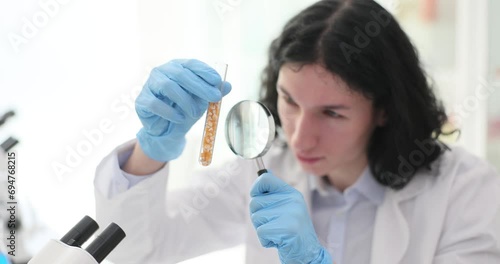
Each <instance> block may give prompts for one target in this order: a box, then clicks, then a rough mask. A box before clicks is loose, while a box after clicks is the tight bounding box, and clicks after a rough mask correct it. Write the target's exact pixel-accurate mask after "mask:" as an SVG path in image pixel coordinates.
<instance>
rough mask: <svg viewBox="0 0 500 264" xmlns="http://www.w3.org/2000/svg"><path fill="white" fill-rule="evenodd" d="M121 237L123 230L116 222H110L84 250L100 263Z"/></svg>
mask: <svg viewBox="0 0 500 264" xmlns="http://www.w3.org/2000/svg"><path fill="white" fill-rule="evenodd" d="M123 238H125V232H123V230H122V229H121V228H120V227H119V226H118V225H117V224H115V223H111V224H109V226H108V227H106V229H104V231H103V232H102V233H101V234H100V235H98V236H97V237H96V238H95V239H94V241H92V243H90V245H89V246H88V247H87V248H86V249H85V250H86V251H87V252H89V253H90V255H92V256H93V257H94V258H95V260H96V261H97V262H98V263H101V261H103V260H104V259H105V258H106V257H107V256H108V254H109V253H111V251H113V249H115V247H116V246H117V245H118V244H119V243H120V242H121V241H122V239H123Z"/></svg>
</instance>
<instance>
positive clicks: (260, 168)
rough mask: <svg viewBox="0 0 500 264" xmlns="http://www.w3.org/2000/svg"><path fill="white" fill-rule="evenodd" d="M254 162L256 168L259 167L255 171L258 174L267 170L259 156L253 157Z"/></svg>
mask: <svg viewBox="0 0 500 264" xmlns="http://www.w3.org/2000/svg"><path fill="white" fill-rule="evenodd" d="M255 162H256V163H257V168H259V170H258V171H257V175H258V176H260V175H262V174H263V173H266V172H267V170H266V167H265V166H264V162H263V161H262V158H261V157H257V158H255Z"/></svg>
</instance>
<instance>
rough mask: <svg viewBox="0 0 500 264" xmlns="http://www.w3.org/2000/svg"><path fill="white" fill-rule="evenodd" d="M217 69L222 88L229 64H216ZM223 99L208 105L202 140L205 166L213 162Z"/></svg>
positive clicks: (202, 160) (202, 157) (202, 159)
mask: <svg viewBox="0 0 500 264" xmlns="http://www.w3.org/2000/svg"><path fill="white" fill-rule="evenodd" d="M215 70H216V71H217V72H218V73H219V74H220V75H221V77H222V81H223V82H222V83H221V86H220V87H219V89H220V90H222V86H223V85H224V81H226V73H227V64H224V63H223V64H216V65H215ZM221 102H222V100H221V101H219V102H211V103H209V105H208V109H207V117H206V119H205V128H204V129H203V138H202V141H201V148H200V158H199V162H200V164H201V165H203V166H208V165H210V163H211V162H212V155H213V151H214V144H215V135H216V134H217V124H218V122H219V114H220V106H221Z"/></svg>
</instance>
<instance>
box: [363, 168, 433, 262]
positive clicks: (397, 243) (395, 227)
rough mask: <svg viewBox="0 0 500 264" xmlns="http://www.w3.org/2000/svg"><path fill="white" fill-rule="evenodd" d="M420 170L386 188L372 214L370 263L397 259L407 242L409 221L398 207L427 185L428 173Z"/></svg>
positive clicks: (401, 256) (399, 258)
mask: <svg viewBox="0 0 500 264" xmlns="http://www.w3.org/2000/svg"><path fill="white" fill-rule="evenodd" d="M420 174H423V173H417V174H416V175H415V177H414V178H413V179H412V181H410V183H409V184H408V185H407V186H406V187H405V188H403V189H402V190H397V191H396V190H392V189H390V188H386V191H385V197H384V202H383V203H382V205H381V206H380V207H379V209H378V210H377V215H376V218H375V227H374V232H373V243H372V245H373V246H372V251H371V262H370V263H371V264H398V263H401V260H402V259H403V257H404V255H405V253H406V251H407V250H408V245H409V243H410V230H409V225H408V222H407V221H406V219H405V217H404V216H403V213H402V211H401V203H402V202H404V201H407V200H410V199H413V198H415V197H416V196H418V195H419V194H421V193H422V192H423V191H424V190H426V189H427V184H428V178H429V177H432V176H431V175H428V174H427V175H420ZM388 251H390V252H391V253H390V254H388Z"/></svg>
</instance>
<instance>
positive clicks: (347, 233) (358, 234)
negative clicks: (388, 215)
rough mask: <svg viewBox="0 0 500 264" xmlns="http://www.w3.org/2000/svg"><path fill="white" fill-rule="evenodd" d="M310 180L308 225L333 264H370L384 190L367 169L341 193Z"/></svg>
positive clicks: (317, 178)
mask: <svg viewBox="0 0 500 264" xmlns="http://www.w3.org/2000/svg"><path fill="white" fill-rule="evenodd" d="M311 177H314V179H313V182H315V184H312V186H313V194H312V208H311V211H312V221H313V224H314V228H315V230H316V234H317V235H318V239H319V240H320V242H321V243H322V244H323V246H324V247H325V248H326V249H327V250H328V252H329V253H330V255H331V256H332V259H333V261H334V263H336V264H351V263H354V264H358V263H370V257H371V248H372V238H373V228H374V223H375V216H376V212H377V208H378V206H379V205H381V204H382V202H383V200H384V193H385V187H384V186H382V185H381V184H379V183H378V182H377V181H376V180H375V178H374V177H373V175H372V173H371V171H370V169H369V168H366V169H365V170H364V171H363V173H362V175H361V176H360V177H359V178H358V180H357V181H356V182H355V183H354V184H353V185H352V186H350V187H349V188H347V189H345V191H344V192H343V193H341V192H340V191H338V190H337V189H335V188H334V187H332V186H329V185H327V184H326V183H325V182H324V181H323V180H322V179H320V178H319V177H315V176H311ZM344 260H348V261H349V262H348V263H347V262H346V261H344Z"/></svg>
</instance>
